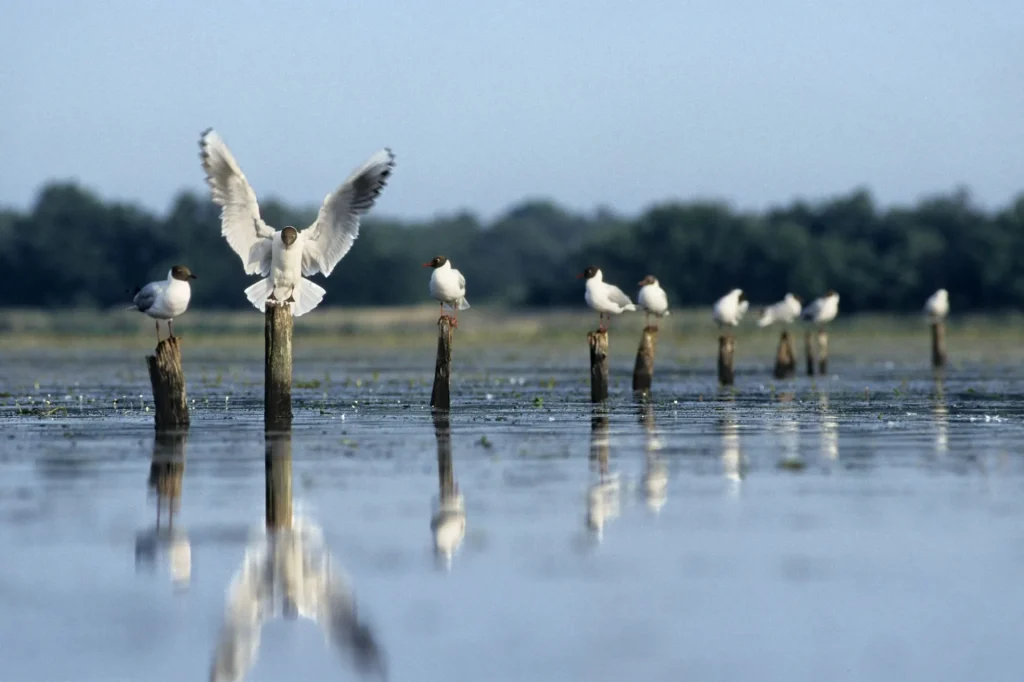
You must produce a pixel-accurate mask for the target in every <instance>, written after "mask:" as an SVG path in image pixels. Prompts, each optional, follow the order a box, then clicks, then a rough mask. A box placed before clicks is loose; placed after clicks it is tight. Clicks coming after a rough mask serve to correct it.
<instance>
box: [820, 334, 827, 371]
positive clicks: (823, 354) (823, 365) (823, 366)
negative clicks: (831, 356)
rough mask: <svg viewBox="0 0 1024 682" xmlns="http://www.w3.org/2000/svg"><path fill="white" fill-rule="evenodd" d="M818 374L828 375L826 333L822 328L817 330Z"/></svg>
mask: <svg viewBox="0 0 1024 682" xmlns="http://www.w3.org/2000/svg"><path fill="white" fill-rule="evenodd" d="M818 374H820V375H821V376H825V375H826V374H828V332H827V331H825V328H824V327H821V328H820V329H818Z"/></svg>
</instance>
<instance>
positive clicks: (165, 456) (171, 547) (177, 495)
mask: <svg viewBox="0 0 1024 682" xmlns="http://www.w3.org/2000/svg"><path fill="white" fill-rule="evenodd" d="M187 442H188V432H187V431H174V432H166V431H165V432H157V434H156V437H155V438H154V439H153V459H152V462H151V464H150V465H149V480H148V483H147V485H148V488H149V490H150V492H151V493H154V494H155V496H156V526H155V527H154V528H153V529H152V530H148V531H144V532H142V533H139V534H138V536H137V537H136V538H135V567H136V569H137V568H139V567H140V566H143V565H145V566H147V567H150V568H151V567H153V566H154V565H155V563H156V559H157V556H158V555H159V554H160V553H161V552H162V551H164V550H166V551H167V555H168V559H169V565H170V572H171V581H172V582H173V584H174V586H175V588H177V589H179V590H185V589H188V586H189V582H190V580H191V577H192V546H191V544H190V543H189V539H188V534H187V533H186V532H185V531H184V530H183V529H182V528H181V526H180V525H179V526H175V525H174V515H175V514H176V513H177V512H178V510H179V509H180V508H181V485H182V478H183V476H184V474H185V445H186V444H187ZM164 507H166V508H167V523H166V526H165V527H161V515H162V512H163V509H164Z"/></svg>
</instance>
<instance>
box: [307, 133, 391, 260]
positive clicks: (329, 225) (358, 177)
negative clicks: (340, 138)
mask: <svg viewBox="0 0 1024 682" xmlns="http://www.w3.org/2000/svg"><path fill="white" fill-rule="evenodd" d="M394 167H395V155H394V154H392V153H391V150H390V149H382V150H380V151H379V152H377V153H376V154H374V155H373V156H371V157H370V158H369V159H367V161H366V163H364V164H363V165H362V166H360V167H359V168H357V169H356V170H355V172H353V173H352V175H350V176H349V177H348V179H347V180H345V182H344V183H343V184H342V185H341V187H339V188H338V189H337V190H336V191H335V192H334V193H333V194H328V195H327V197H326V198H325V199H324V204H323V206H321V207H320V213H319V214H318V215H317V217H316V222H314V223H313V224H312V225H310V226H309V227H308V228H307V229H305V230H303V231H302V236H303V237H304V240H303V244H302V274H303V275H304V276H306V277H309V276H310V275H315V274H316V273H318V272H322V273H324V276H325V277H326V276H327V275H330V274H331V271H332V270H334V266H336V265H337V264H338V261H340V260H341V259H342V257H344V255H345V254H346V253H348V250H349V249H351V248H352V244H353V243H354V242H355V240H356V237H358V236H359V218H360V216H362V215H363V214H364V213H366V212H367V211H369V210H370V209H371V208H372V207H373V204H374V202H375V201H376V200H377V197H378V196H379V195H380V193H381V190H383V189H384V186H385V185H387V181H388V176H390V175H391V171H392V169H393V168H394Z"/></svg>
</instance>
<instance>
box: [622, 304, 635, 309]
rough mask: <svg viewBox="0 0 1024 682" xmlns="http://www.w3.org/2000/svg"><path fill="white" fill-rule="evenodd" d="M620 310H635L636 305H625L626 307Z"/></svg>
mask: <svg viewBox="0 0 1024 682" xmlns="http://www.w3.org/2000/svg"><path fill="white" fill-rule="evenodd" d="M622 309H623V310H636V304H634V303H627V304H626V305H624V306H622Z"/></svg>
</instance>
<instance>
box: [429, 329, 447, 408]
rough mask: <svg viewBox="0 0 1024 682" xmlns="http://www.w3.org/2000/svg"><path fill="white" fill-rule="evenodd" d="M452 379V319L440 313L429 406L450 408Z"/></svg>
mask: <svg viewBox="0 0 1024 682" xmlns="http://www.w3.org/2000/svg"><path fill="white" fill-rule="evenodd" d="M451 380H452V319H451V318H450V317H448V316H447V315H442V316H441V318H440V319H439V320H438V321H437V362H436V363H435V365H434V388H433V390H431V392H430V407H431V408H432V409H434V410H450V409H451V407H452V398H451Z"/></svg>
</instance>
